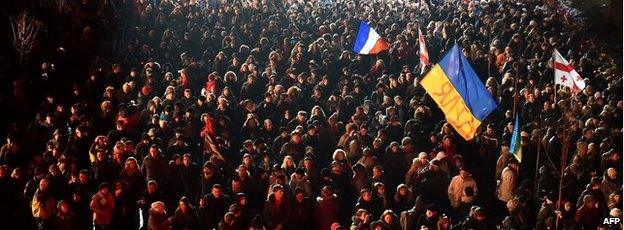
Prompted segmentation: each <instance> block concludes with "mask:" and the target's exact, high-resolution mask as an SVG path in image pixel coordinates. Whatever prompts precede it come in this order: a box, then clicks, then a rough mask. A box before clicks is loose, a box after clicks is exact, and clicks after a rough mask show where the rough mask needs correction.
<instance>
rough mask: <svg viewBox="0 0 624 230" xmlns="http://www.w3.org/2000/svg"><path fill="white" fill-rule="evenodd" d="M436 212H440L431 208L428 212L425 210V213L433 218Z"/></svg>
mask: <svg viewBox="0 0 624 230" xmlns="http://www.w3.org/2000/svg"><path fill="white" fill-rule="evenodd" d="M436 214H438V213H437V212H433V211H431V210H427V212H425V215H427V217H428V218H432V217H434V216H435V215H436Z"/></svg>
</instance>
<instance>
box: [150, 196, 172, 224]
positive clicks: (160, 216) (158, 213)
mask: <svg viewBox="0 0 624 230" xmlns="http://www.w3.org/2000/svg"><path fill="white" fill-rule="evenodd" d="M171 221H172V218H171V217H169V218H167V211H166V210H165V203H163V202H160V201H156V202H154V203H152V205H151V208H150V210H149V217H148V220H147V230H169V227H170V226H171Z"/></svg>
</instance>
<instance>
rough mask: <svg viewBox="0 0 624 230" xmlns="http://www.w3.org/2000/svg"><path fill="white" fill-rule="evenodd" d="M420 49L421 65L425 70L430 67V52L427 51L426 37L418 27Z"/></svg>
mask: <svg viewBox="0 0 624 230" xmlns="http://www.w3.org/2000/svg"><path fill="white" fill-rule="evenodd" d="M418 47H419V52H418V53H419V54H420V64H421V66H422V68H423V69H424V68H425V66H426V65H429V51H427V45H426V43H425V36H424V35H423V34H422V32H421V31H420V26H419V27H418Z"/></svg>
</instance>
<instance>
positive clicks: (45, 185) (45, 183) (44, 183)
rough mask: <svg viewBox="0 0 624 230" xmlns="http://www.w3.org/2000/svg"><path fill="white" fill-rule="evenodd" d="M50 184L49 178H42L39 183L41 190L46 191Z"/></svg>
mask: <svg viewBox="0 0 624 230" xmlns="http://www.w3.org/2000/svg"><path fill="white" fill-rule="evenodd" d="M48 186H49V184H48V181H47V180H42V181H41V182H40V183H39V190H41V191H46V190H48Z"/></svg>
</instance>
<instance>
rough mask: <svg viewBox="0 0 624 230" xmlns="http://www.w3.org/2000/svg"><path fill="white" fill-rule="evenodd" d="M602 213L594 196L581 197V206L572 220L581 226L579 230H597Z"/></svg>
mask: <svg viewBox="0 0 624 230" xmlns="http://www.w3.org/2000/svg"><path fill="white" fill-rule="evenodd" d="M601 217H602V212H601V211H600V208H599V206H598V202H596V200H594V196H592V195H585V196H583V205H582V206H581V207H580V208H579V209H578V210H577V211H576V215H575V216H574V220H576V222H577V223H578V224H580V225H581V229H597V227H598V224H600V221H601V220H602V218H601Z"/></svg>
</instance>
